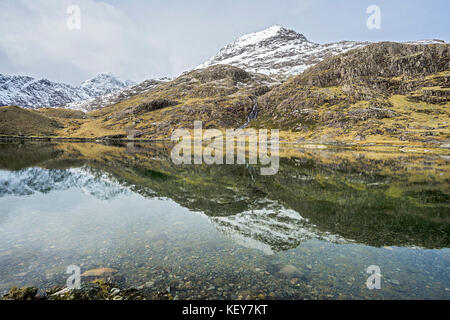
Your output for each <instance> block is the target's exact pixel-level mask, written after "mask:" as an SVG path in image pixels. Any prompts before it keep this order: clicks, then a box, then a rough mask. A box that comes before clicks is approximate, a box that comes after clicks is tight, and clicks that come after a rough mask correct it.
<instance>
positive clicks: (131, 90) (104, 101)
mask: <svg viewBox="0 0 450 320" xmlns="http://www.w3.org/2000/svg"><path fill="white" fill-rule="evenodd" d="M170 80H171V79H170V78H160V79H151V80H145V81H143V82H141V83H138V84H136V85H132V86H128V87H125V88H122V89H120V90H116V91H113V92H111V93H107V94H104V95H99V96H97V97H95V98H90V99H88V100H82V101H76V102H72V103H69V104H67V105H65V106H64V107H65V108H69V109H73V110H81V111H84V112H89V111H92V110H96V109H101V108H104V107H107V106H110V105H113V104H116V103H118V102H120V101H122V100H124V99H128V98H129V97H131V96H133V95H136V94H139V93H143V92H146V91H148V90H150V89H152V88H155V87H156V86H157V85H159V84H160V83H163V82H167V81H170Z"/></svg>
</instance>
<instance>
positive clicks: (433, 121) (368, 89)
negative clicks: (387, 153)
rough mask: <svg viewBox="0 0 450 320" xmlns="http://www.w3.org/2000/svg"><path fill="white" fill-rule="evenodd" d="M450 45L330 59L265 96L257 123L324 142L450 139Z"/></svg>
mask: <svg viewBox="0 0 450 320" xmlns="http://www.w3.org/2000/svg"><path fill="white" fill-rule="evenodd" d="M449 81H450V51H449V45H448V44H431V45H412V44H401V43H391V42H384V43H376V44H371V45H369V46H366V47H364V48H359V49H356V50H351V51H349V52H347V53H344V54H341V55H338V56H334V57H330V58H328V59H326V60H324V61H323V62H321V63H319V64H317V65H316V66H313V67H311V68H309V69H308V70H307V71H305V72H304V73H303V74H301V75H299V76H296V77H294V78H291V79H290V80H288V81H287V82H285V83H283V84H282V85H280V86H279V87H277V88H275V89H273V90H272V91H271V92H269V93H267V94H266V95H264V96H262V97H260V98H259V100H258V102H259V106H260V112H259V118H258V120H257V121H256V122H254V123H253V124H254V125H256V126H261V127H267V126H269V127H273V128H276V127H278V128H282V129H285V130H293V131H297V132H300V133H302V134H303V136H304V138H306V139H308V140H318V141H323V142H331V141H338V140H340V139H345V140H347V141H352V140H355V139H356V140H366V137H367V136H371V139H377V138H379V139H380V140H386V139H388V140H389V139H392V140H397V139H399V140H400V141H429V142H432V141H436V140H440V139H448V138H449V134H450V130H449V125H448V124H449V121H450V118H449V117H450V113H449V105H450V103H449V102H450V94H449V93H450V91H449V90H450V86H449V83H450V82H449Z"/></svg>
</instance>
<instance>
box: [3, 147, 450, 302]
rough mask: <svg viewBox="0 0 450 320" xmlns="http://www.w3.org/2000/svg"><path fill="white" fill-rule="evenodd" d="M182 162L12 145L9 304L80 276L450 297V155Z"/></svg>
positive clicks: (7, 173) (219, 295)
mask: <svg viewBox="0 0 450 320" xmlns="http://www.w3.org/2000/svg"><path fill="white" fill-rule="evenodd" d="M169 155H170V146H169V145H164V144H133V143H129V144H123V145H101V144H94V143H79V144H75V143H62V144H50V143H3V144H0V294H4V293H6V292H7V291H8V290H9V289H10V288H11V287H13V286H30V285H33V286H37V287H39V288H41V289H45V288H50V287H52V286H54V285H64V284H65V283H66V279H67V277H68V276H69V275H67V274H66V273H65V272H66V268H67V266H69V265H77V266H80V268H81V271H82V272H84V271H86V270H90V269H95V268H102V267H105V268H106V267H108V268H114V269H116V270H118V272H117V273H116V274H115V275H114V281H117V283H119V284H120V285H122V286H125V287H138V288H141V289H142V288H143V289H142V290H147V291H149V292H152V291H164V290H167V287H169V286H170V290H171V292H172V294H173V295H174V296H175V297H177V298H179V299H245V298H256V297H258V296H259V297H260V298H262V297H264V298H266V299H272V298H273V299H449V298H450V249H449V248H450V216H449V215H450V201H449V200H450V157H449V156H448V155H423V154H407V153H393V152H382V151H370V152H369V151H357V152H356V151H349V150H342V149H335V150H332V149H327V150H310V149H302V148H293V147H292V148H288V149H286V150H282V152H281V155H282V158H281V159H280V169H279V172H278V174H276V175H274V176H261V175H259V170H258V168H256V167H255V166H251V165H214V166H207V165H191V166H188V165H184V166H176V165H175V164H173V163H172V162H171V160H170V157H169ZM371 265H376V266H379V268H380V273H381V289H379V290H377V289H375V290H369V289H368V288H367V286H366V281H367V278H368V277H369V276H370V274H368V273H367V268H368V267H369V266H371Z"/></svg>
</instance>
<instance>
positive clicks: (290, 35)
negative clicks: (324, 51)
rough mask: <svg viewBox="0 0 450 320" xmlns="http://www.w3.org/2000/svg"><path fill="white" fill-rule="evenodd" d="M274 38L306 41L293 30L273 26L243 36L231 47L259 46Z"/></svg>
mask: <svg viewBox="0 0 450 320" xmlns="http://www.w3.org/2000/svg"><path fill="white" fill-rule="evenodd" d="M276 38H286V39H298V40H301V41H308V40H307V39H306V37H305V36H304V35H302V34H300V33H297V32H295V31H294V30H289V29H286V28H284V27H282V26H279V25H273V26H271V27H269V28H267V29H264V30H262V31H258V32H253V33H249V34H246V35H243V36H242V37H240V38H239V39H237V40H236V41H235V42H234V43H232V44H231V45H232V46H234V47H242V48H244V47H248V46H253V45H257V44H261V43H264V42H265V41H268V40H275V39H276Z"/></svg>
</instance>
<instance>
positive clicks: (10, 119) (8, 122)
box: [0, 106, 61, 136]
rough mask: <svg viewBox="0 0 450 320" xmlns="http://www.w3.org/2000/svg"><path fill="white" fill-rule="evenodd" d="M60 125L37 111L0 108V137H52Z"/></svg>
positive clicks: (11, 107)
mask: <svg viewBox="0 0 450 320" xmlns="http://www.w3.org/2000/svg"><path fill="white" fill-rule="evenodd" d="M60 128H61V124H60V123H59V122H58V121H56V120H55V119H52V118H49V117H47V116H45V115H43V114H41V113H39V112H37V111H34V110H27V109H22V108H19V107H16V106H7V107H0V135H31V136H52V135H55V133H56V130H57V129H60Z"/></svg>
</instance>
